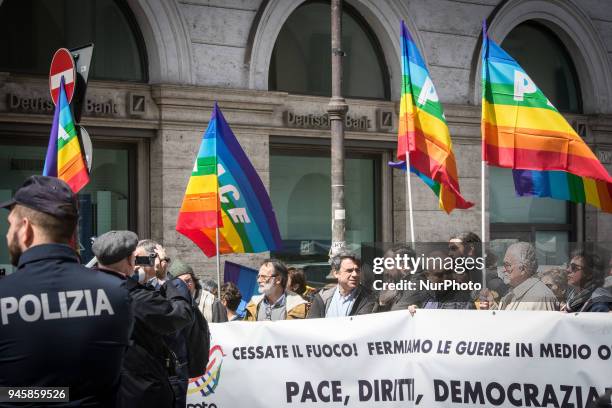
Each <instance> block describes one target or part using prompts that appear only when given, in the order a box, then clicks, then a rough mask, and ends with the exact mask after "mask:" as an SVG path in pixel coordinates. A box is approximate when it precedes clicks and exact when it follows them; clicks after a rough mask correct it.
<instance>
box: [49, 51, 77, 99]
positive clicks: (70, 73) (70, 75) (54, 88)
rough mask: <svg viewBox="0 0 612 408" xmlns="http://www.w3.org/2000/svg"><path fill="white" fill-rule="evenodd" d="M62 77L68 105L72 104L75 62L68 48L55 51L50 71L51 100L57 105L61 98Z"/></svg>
mask: <svg viewBox="0 0 612 408" xmlns="http://www.w3.org/2000/svg"><path fill="white" fill-rule="evenodd" d="M62 77H64V87H65V88H66V97H67V98H68V103H70V101H72V96H73V95H74V84H75V79H76V76H75V69H74V60H73V59H72V55H71V54H70V51H68V50H67V49H66V48H60V49H59V50H57V51H55V55H53V60H51V69H50V70H49V89H50V91H51V99H53V103H54V104H56V105H57V100H58V98H59V87H60V81H61V79H62Z"/></svg>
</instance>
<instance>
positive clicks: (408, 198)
mask: <svg viewBox="0 0 612 408" xmlns="http://www.w3.org/2000/svg"><path fill="white" fill-rule="evenodd" d="M409 142H410V141H409V140H408V139H406V201H407V204H408V217H409V219H410V242H411V243H412V245H414V219H413V216H412V188H411V186H410V152H409V151H408V144H409ZM406 239H408V228H406Z"/></svg>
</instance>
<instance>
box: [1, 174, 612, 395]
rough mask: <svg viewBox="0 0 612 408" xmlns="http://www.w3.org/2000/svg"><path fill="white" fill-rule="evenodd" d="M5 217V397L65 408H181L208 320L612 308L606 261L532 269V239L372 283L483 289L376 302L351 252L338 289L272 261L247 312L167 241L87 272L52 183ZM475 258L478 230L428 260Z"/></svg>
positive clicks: (32, 191)
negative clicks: (54, 401)
mask: <svg viewBox="0 0 612 408" xmlns="http://www.w3.org/2000/svg"><path fill="white" fill-rule="evenodd" d="M0 207H2V208H6V209H8V210H9V215H8V223H9V230H8V233H7V243H8V248H9V255H10V260H11V263H12V264H13V265H14V266H15V267H16V268H17V270H16V272H15V273H12V274H10V275H8V276H7V277H5V278H4V279H2V280H0V320H1V321H0V324H1V327H2V336H0V387H9V386H10V387H18V386H22V387H32V386H58V385H63V386H65V385H69V386H70V400H71V404H73V405H70V406H80V405H83V406H119V407H139V406H143V407H145V406H147V407H149V406H160V407H162V406H163V407H171V406H175V407H184V406H185V402H186V401H185V399H186V394H187V386H188V379H189V378H191V377H195V376H196V375H199V374H202V373H204V371H205V368H206V363H207V361H208V351H209V350H208V347H209V344H210V339H209V336H210V334H209V330H208V322H215V323H221V322H228V321H235V320H245V321H278V320H285V319H311V318H328V317H341V316H354V315H361V314H369V313H382V312H387V311H393V310H409V311H410V313H417V311H418V309H480V310H490V309H496V310H540V311H542V310H545V311H561V312H572V313H573V312H610V311H611V310H612V260H611V261H609V262H608V263H604V261H603V259H602V257H601V256H600V255H599V254H597V253H595V252H594V251H591V250H587V249H585V248H580V249H577V250H575V251H573V252H572V253H571V254H570V255H569V260H570V261H569V262H568V264H567V265H566V266H565V267H554V268H549V269H546V270H544V271H540V272H538V261H537V256H536V250H535V248H534V246H533V245H532V244H530V243H525V242H517V243H514V244H512V245H510V246H509V247H508V248H507V250H506V251H505V254H504V257H503V273H501V274H500V273H498V269H499V268H498V262H497V257H496V256H495V255H494V254H493V253H487V256H486V258H485V259H486V263H485V268H477V267H471V268H467V269H466V268H463V270H461V271H459V270H453V269H450V268H447V267H444V266H442V265H441V264H434V265H433V266H428V267H423V268H418V269H410V268H398V267H396V266H395V267H391V268H385V270H384V272H383V273H382V274H381V275H380V276H379V277H378V279H380V280H382V281H384V282H386V283H398V282H400V281H410V282H415V283H418V282H429V283H438V284H439V283H443V282H453V281H454V282H461V283H466V282H483V283H484V287H483V288H481V289H480V290H445V289H437V290H422V289H417V290H396V289H393V288H392V286H386V287H387V289H384V290H378V291H375V290H372V285H371V284H370V283H369V282H367V280H366V279H364V271H363V270H362V268H364V265H362V262H361V260H360V258H359V257H357V256H356V255H355V254H353V253H350V252H344V251H341V252H339V253H337V254H335V256H334V257H333V258H332V259H331V265H330V269H331V272H332V274H333V276H334V278H335V282H334V283H333V284H329V285H327V286H325V287H322V288H317V289H315V288H313V287H311V286H309V285H308V282H307V280H306V277H305V274H304V271H303V270H301V269H296V268H292V267H288V266H287V265H285V264H284V263H283V262H281V261H280V260H276V259H267V260H265V261H264V262H262V264H261V265H260V268H259V271H258V275H257V284H258V288H259V293H260V294H259V295H256V296H253V297H252V298H251V299H244V301H248V303H246V307H244V310H240V305H241V302H242V301H243V295H242V294H241V293H240V290H239V289H238V287H237V286H236V284H234V283H232V282H226V283H224V284H223V285H222V286H221V290H220V293H217V284H216V282H214V281H213V280H202V281H201V280H200V279H199V278H198V275H197V274H196V273H195V272H194V270H193V268H191V267H190V266H189V265H188V264H186V263H185V262H183V261H182V260H179V259H174V260H171V259H170V258H169V257H168V255H167V253H166V251H165V249H164V247H163V246H162V245H161V244H159V243H158V242H155V241H153V240H151V239H139V237H138V236H137V235H136V234H135V233H133V232H130V231H110V232H107V233H105V234H103V235H101V236H99V237H97V238H96V239H95V241H94V242H93V245H92V251H93V253H94V254H95V256H96V263H95V265H93V267H92V268H87V267H85V266H83V265H82V264H81V262H80V259H79V258H78V255H77V253H76V252H75V251H74V250H73V249H72V248H73V245H72V244H73V242H74V234H75V229H76V225H77V220H78V207H77V202H76V197H75V195H74V194H73V193H72V191H71V190H70V187H69V186H68V185H67V184H66V183H64V182H63V181H61V180H59V179H57V178H51V177H44V176H32V177H30V178H29V179H28V180H26V182H25V183H24V185H23V186H22V187H21V188H20V189H19V190H18V191H17V192H16V193H15V196H14V198H13V199H12V200H10V201H9V202H7V203H4V204H2V205H0ZM481 255H482V248H481V241H480V238H479V237H478V236H477V235H476V234H474V233H472V232H466V233H462V234H459V235H456V236H453V237H451V238H450V239H449V241H448V243H446V244H445V246H444V247H440V246H438V247H435V248H430V250H429V252H428V257H430V258H447V257H450V258H452V259H458V258H476V257H478V256H481ZM403 256H408V257H415V256H416V253H415V251H414V249H412V248H410V247H407V246H398V247H394V248H391V249H390V250H388V251H387V252H386V253H385V254H384V257H387V258H394V257H403ZM606 267H607V269H606ZM365 268H366V269H367V267H365ZM419 287H420V286H419ZM389 288H390V289H389ZM0 405H2V403H0Z"/></svg>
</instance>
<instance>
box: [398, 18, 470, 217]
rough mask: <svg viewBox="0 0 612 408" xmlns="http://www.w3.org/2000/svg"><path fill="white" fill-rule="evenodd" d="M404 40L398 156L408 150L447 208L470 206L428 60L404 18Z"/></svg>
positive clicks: (414, 165)
mask: <svg viewBox="0 0 612 408" xmlns="http://www.w3.org/2000/svg"><path fill="white" fill-rule="evenodd" d="M401 40H402V41H401V42H402V96H401V101H400V114H399V126H398V135H397V158H398V159H399V160H401V161H405V160H406V153H407V152H409V154H410V169H411V171H412V172H413V173H415V174H416V175H418V176H419V177H420V178H421V179H422V180H423V181H424V182H425V183H426V184H427V185H428V186H429V187H430V188H431V189H432V190H433V191H434V193H435V194H436V195H437V196H438V202H439V205H440V208H442V209H443V210H444V211H446V212H447V213H450V212H451V211H452V210H453V209H455V208H462V209H465V208H470V207H472V206H473V205H474V204H473V203H470V202H468V201H466V200H465V199H464V198H463V197H462V196H461V191H460V189H459V180H458V175H457V164H456V162H455V155H454V154H453V145H452V142H451V138H450V133H449V131H448V126H447V125H446V119H445V117H444V111H443V110H442V105H441V104H440V101H439V100H438V94H437V93H436V89H435V88H434V85H433V82H432V81H431V78H430V76H429V72H428V71H427V67H426V66H425V61H423V58H422V57H421V54H420V53H419V50H418V49H417V47H416V44H415V43H414V41H413V39H412V37H411V36H410V33H409V32H408V29H407V28H406V25H405V24H404V22H403V21H402V36H401ZM400 167H401V165H400ZM404 168H405V164H404Z"/></svg>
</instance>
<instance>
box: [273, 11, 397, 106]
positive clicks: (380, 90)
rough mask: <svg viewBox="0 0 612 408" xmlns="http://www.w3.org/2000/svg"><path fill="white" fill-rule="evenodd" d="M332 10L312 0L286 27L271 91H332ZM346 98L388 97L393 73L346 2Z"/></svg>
mask: <svg viewBox="0 0 612 408" xmlns="http://www.w3.org/2000/svg"><path fill="white" fill-rule="evenodd" d="M330 27H331V9H330V3H329V1H308V2H306V3H304V4H302V5H300V6H299V7H298V8H297V9H295V11H294V12H293V13H292V14H291V15H290V16H289V18H288V19H287V21H286V22H285V24H284V25H283V28H282V29H281V31H280V33H279V35H278V38H277V39H276V44H275V45H274V51H273V52H272V60H271V63H270V76H269V81H268V84H269V89H270V90H274V91H286V92H290V93H295V94H306V95H318V96H330V95H331V28H330ZM342 50H343V51H344V52H345V53H346V57H345V58H344V62H343V65H344V69H343V71H344V72H343V74H344V77H343V84H342V85H343V89H342V93H343V96H345V97H351V98H372V99H389V98H390V92H389V74H388V71H387V67H386V65H385V63H384V57H383V55H382V52H381V47H380V44H379V43H378V40H377V39H376V37H375V36H374V34H373V33H372V31H371V30H370V29H369V27H368V26H367V24H366V22H365V21H364V19H363V18H362V17H361V16H360V15H359V13H357V11H356V10H355V9H354V8H352V7H351V6H350V5H348V4H347V3H344V5H343V10H342Z"/></svg>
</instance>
